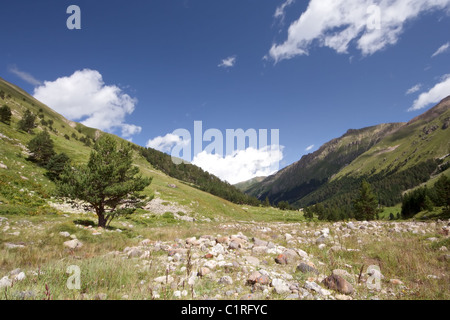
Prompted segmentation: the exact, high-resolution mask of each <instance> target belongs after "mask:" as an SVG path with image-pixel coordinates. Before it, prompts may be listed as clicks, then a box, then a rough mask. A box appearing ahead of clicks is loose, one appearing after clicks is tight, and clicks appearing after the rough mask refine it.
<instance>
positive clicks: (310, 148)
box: [305, 144, 314, 151]
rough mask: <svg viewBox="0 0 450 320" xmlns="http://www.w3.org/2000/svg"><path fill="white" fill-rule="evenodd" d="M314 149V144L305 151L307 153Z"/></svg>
mask: <svg viewBox="0 0 450 320" xmlns="http://www.w3.org/2000/svg"><path fill="white" fill-rule="evenodd" d="M313 148H314V145H313V144H312V145H310V146H309V147H307V148H306V149H305V151H311V150H312V149H313Z"/></svg>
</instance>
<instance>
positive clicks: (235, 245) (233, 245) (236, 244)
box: [228, 241, 241, 250]
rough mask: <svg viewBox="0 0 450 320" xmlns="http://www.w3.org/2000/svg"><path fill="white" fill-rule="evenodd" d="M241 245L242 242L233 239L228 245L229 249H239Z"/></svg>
mask: <svg viewBox="0 0 450 320" xmlns="http://www.w3.org/2000/svg"><path fill="white" fill-rule="evenodd" d="M240 247H241V244H240V243H239V242H237V241H231V242H230V244H229V245H228V249H231V250H237V249H239V248H240Z"/></svg>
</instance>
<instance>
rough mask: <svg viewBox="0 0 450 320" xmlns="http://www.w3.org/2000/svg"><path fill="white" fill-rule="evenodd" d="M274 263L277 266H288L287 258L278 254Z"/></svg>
mask: <svg viewBox="0 0 450 320" xmlns="http://www.w3.org/2000/svg"><path fill="white" fill-rule="evenodd" d="M275 262H276V263H278V264H288V258H287V257H286V255H285V254H283V253H282V254H279V255H278V256H277V257H276V258H275Z"/></svg>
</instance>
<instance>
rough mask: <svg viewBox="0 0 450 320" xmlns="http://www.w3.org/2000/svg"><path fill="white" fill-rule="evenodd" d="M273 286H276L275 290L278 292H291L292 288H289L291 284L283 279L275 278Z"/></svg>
mask: <svg viewBox="0 0 450 320" xmlns="http://www.w3.org/2000/svg"><path fill="white" fill-rule="evenodd" d="M272 287H274V288H275V292H276V293H278V294H287V293H291V289H289V285H288V284H287V283H286V282H285V281H284V280H282V279H273V280H272Z"/></svg>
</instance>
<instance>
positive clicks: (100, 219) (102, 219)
mask: <svg viewBox="0 0 450 320" xmlns="http://www.w3.org/2000/svg"><path fill="white" fill-rule="evenodd" d="M97 216H98V226H99V227H100V228H103V229H106V221H107V219H106V217H105V214H104V213H103V211H98V212H97Z"/></svg>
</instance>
